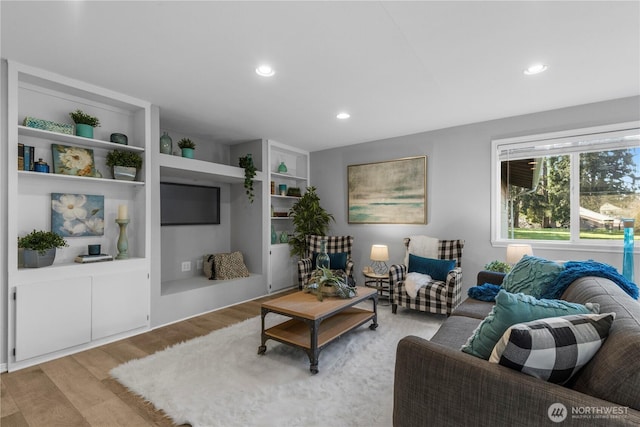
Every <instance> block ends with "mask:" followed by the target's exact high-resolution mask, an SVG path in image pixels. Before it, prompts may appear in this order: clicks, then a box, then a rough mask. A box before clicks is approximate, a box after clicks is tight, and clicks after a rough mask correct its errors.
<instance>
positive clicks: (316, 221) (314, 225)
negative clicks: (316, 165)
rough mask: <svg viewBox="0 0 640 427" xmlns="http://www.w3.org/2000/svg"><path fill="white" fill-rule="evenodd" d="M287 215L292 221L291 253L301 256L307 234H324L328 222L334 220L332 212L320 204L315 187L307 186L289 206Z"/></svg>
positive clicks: (302, 255) (303, 251)
mask: <svg viewBox="0 0 640 427" xmlns="http://www.w3.org/2000/svg"><path fill="white" fill-rule="evenodd" d="M289 216H290V217H291V218H292V222H293V235H290V236H289V246H290V248H289V250H290V253H291V255H297V256H298V257H300V258H302V257H304V254H305V249H306V246H307V236H309V235H317V236H326V234H327V231H328V230H329V223H330V222H331V221H335V218H334V217H333V215H332V214H330V213H328V212H327V211H325V210H324V208H323V207H322V206H320V197H318V195H317V194H316V188H315V187H307V191H306V192H305V193H304V195H303V196H302V197H300V199H299V200H298V201H296V203H295V204H294V205H293V206H292V207H291V210H290V211H289Z"/></svg>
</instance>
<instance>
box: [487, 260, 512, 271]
mask: <svg viewBox="0 0 640 427" xmlns="http://www.w3.org/2000/svg"><path fill="white" fill-rule="evenodd" d="M484 269H485V270H486V271H495V272H497V273H508V272H510V271H511V266H510V265H509V264H507V263H506V262H502V261H497V260H496V261H491V262H490V263H488V264H487V265H485V266H484Z"/></svg>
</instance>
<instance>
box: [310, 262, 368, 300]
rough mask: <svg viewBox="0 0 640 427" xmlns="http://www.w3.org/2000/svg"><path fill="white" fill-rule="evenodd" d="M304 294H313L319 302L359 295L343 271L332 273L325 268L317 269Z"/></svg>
mask: <svg viewBox="0 0 640 427" xmlns="http://www.w3.org/2000/svg"><path fill="white" fill-rule="evenodd" d="M303 290H304V292H308V293H312V294H314V295H315V296H316V297H317V298H318V301H322V300H323V299H324V297H326V296H327V297H338V298H345V299H346V298H353V297H354V296H356V294H357V290H356V287H355V286H349V281H348V280H347V277H346V274H345V273H344V272H343V271H332V270H330V269H328V268H325V267H320V268H317V269H316V270H315V271H314V272H313V273H312V274H311V277H310V278H309V281H308V282H307V283H306V284H305V285H304V288H303Z"/></svg>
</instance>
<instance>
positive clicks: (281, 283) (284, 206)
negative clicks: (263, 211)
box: [266, 141, 310, 292]
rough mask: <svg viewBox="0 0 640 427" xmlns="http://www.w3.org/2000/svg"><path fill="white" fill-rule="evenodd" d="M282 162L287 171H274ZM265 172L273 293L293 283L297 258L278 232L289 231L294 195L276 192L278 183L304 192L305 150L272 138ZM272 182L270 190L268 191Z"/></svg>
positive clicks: (270, 277)
mask: <svg viewBox="0 0 640 427" xmlns="http://www.w3.org/2000/svg"><path fill="white" fill-rule="evenodd" d="M283 162H284V164H285V166H286V167H287V171H286V172H285V173H280V172H278V167H279V166H280V164H281V163H283ZM268 165H269V168H268V175H269V178H268V180H269V181H270V182H269V186H267V191H268V192H269V193H270V194H269V203H270V207H269V210H270V212H271V213H270V221H269V224H268V225H267V227H266V228H267V232H268V233H269V242H270V243H271V244H270V246H269V255H270V257H269V278H268V282H269V291H270V292H275V291H279V290H282V289H286V288H290V287H293V286H297V281H298V275H297V258H295V257H292V256H291V255H290V247H289V244H288V243H283V242H281V240H280V238H281V235H282V233H286V234H291V233H293V223H292V220H291V218H289V217H288V216H281V215H284V214H285V213H288V212H289V210H290V209H291V207H292V206H293V205H294V203H295V202H296V201H298V199H299V198H298V197H294V196H288V195H286V194H287V193H285V195H282V194H280V185H285V186H286V187H287V189H289V188H292V187H295V188H299V189H300V192H301V194H304V192H305V190H306V188H307V187H308V186H309V185H310V181H309V153H308V152H306V151H304V150H299V149H297V148H295V147H291V146H288V145H285V144H282V143H279V142H276V141H268ZM271 182H273V191H272V190H271ZM272 230H273V231H274V232H275V236H276V238H275V242H274V241H273V239H272V238H271V234H272Z"/></svg>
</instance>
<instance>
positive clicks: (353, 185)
mask: <svg viewBox="0 0 640 427" xmlns="http://www.w3.org/2000/svg"><path fill="white" fill-rule="evenodd" d="M347 175H348V178H347V180H348V199H349V200H348V221H349V223H350V224H426V223H427V156H417V157H407V158H404V159H397V160H389V161H384V162H376V163H366V164H360V165H349V166H348V167H347Z"/></svg>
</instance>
